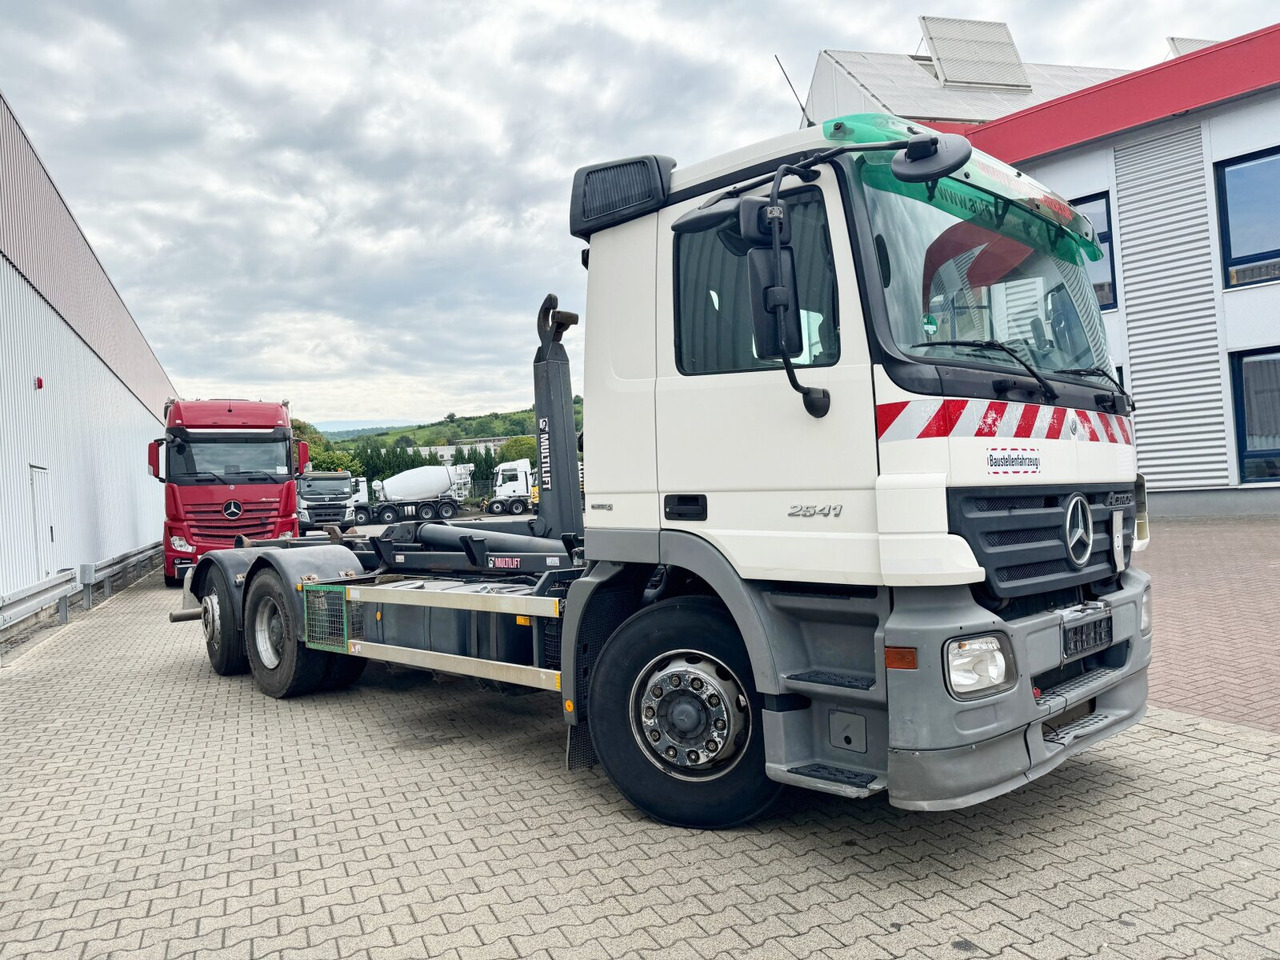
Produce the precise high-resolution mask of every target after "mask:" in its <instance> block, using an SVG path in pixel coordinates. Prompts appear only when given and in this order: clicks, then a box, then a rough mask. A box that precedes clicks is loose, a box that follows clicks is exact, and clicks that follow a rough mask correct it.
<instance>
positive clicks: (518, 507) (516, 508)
mask: <svg viewBox="0 0 1280 960" xmlns="http://www.w3.org/2000/svg"><path fill="white" fill-rule="evenodd" d="M524 510H525V506H524V501H523V500H512V501H511V515H512V516H513V517H518V516H520V514H522V513H524Z"/></svg>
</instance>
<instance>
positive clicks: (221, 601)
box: [200, 567, 249, 677]
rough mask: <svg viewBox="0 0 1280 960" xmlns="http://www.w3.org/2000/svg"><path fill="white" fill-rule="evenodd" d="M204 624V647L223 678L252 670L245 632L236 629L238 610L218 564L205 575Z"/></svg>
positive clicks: (216, 671) (201, 599) (211, 662)
mask: <svg viewBox="0 0 1280 960" xmlns="http://www.w3.org/2000/svg"><path fill="white" fill-rule="evenodd" d="M200 625H201V626H202V627H203V628H204V649H205V653H207V654H208V655H209V665H210V666H211V667H213V672H214V673H216V674H217V675H218V676H220V677H234V676H237V675H239V674H241V673H244V672H245V671H246V670H248V669H249V658H248V656H246V654H245V651H244V635H243V634H242V633H241V632H240V631H239V630H238V629H237V628H236V611H235V606H234V601H233V600H232V598H231V590H230V589H229V588H228V587H227V578H226V577H225V576H224V575H223V573H222V571H221V570H220V569H218V568H217V567H214V568H213V569H212V570H210V571H209V576H208V577H206V578H205V591H204V594H203V596H201V598H200Z"/></svg>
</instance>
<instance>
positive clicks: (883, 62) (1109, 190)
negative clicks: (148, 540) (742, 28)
mask: <svg viewBox="0 0 1280 960" xmlns="http://www.w3.org/2000/svg"><path fill="white" fill-rule="evenodd" d="M921 27H922V29H923V32H924V45H925V46H926V47H927V49H928V55H924V54H920V55H905V54H874V53H850V52H847V51H832V50H824V51H822V52H821V53H820V54H819V56H818V62H817V66H816V68H815V70H814V77H813V83H812V86H811V88H810V91H809V96H808V101H807V105H806V106H807V112H808V114H809V116H810V117H811V118H813V119H815V120H817V121H819V122H820V121H821V120H822V119H825V118H827V117H829V116H839V115H841V114H844V113H853V112H860V111H882V112H886V113H894V114H897V115H899V116H904V117H907V118H910V119H915V120H920V121H921V122H924V123H928V124H930V125H931V126H933V127H934V128H936V129H939V130H945V131H950V132H958V133H963V134H965V135H966V136H968V137H969V139H970V140H971V141H972V142H973V144H974V146H975V147H977V148H979V149H981V150H984V151H986V152H987V153H990V154H992V155H994V156H996V157H999V158H1000V159H1002V160H1004V161H1006V162H1008V163H1011V164H1013V165H1015V166H1017V167H1019V168H1020V169H1022V170H1025V171H1027V172H1028V173H1030V174H1031V175H1032V176H1033V177H1035V178H1036V179H1037V180H1039V181H1041V182H1042V183H1044V184H1046V185H1047V186H1048V187H1050V188H1051V189H1053V190H1055V191H1056V192H1058V193H1059V194H1062V195H1063V196H1065V197H1067V198H1068V199H1069V200H1072V201H1073V202H1075V203H1076V204H1077V206H1079V207H1080V208H1081V209H1082V210H1083V211H1084V212H1085V213H1086V214H1087V215H1088V216H1089V218H1090V219H1091V220H1092V221H1093V224H1094V226H1095V228H1096V229H1097V230H1098V232H1099V235H1100V240H1101V245H1102V246H1103V248H1104V251H1105V252H1106V254H1107V257H1106V259H1104V260H1103V261H1101V262H1099V263H1095V264H1090V265H1089V266H1090V270H1091V272H1092V275H1093V279H1094V288H1095V290H1096V291H1097V293H1098V296H1099V300H1100V302H1101V304H1102V307H1103V317H1104V319H1105V321H1106V323H1107V332H1108V337H1109V339H1110V342H1111V348H1112V355H1113V358H1114V360H1115V363H1116V365H1117V367H1119V368H1120V372H1121V374H1122V376H1123V378H1124V379H1125V380H1126V381H1127V383H1128V385H1129V387H1130V389H1131V390H1132V392H1133V394H1134V396H1135V398H1136V400H1137V402H1138V409H1137V411H1136V412H1135V414H1134V420H1135V428H1136V432H1137V454H1138V466H1139V469H1140V470H1141V471H1142V472H1143V474H1144V475H1145V476H1146V478H1147V482H1148V485H1149V487H1150V489H1151V490H1152V491H1153V495H1152V509H1153V511H1154V512H1156V513H1158V514H1163V515H1205V514H1215V513H1225V514H1260V513H1275V512H1277V511H1280V25H1276V26H1271V27H1267V28H1265V29H1263V30H1258V31H1256V32H1254V33H1251V34H1248V35H1246V36H1243V37H1238V38H1236V39H1233V40H1228V41H1225V42H1221V43H1211V42H1210V41H1204V40H1191V39H1186V38H1169V46H1170V57H1171V58H1170V59H1167V60H1166V61H1164V62H1163V63H1159V64H1156V65H1154V66H1151V67H1147V68H1145V69H1141V70H1136V71H1125V70H1118V69H1114V70H1104V69H1098V68H1082V67H1071V66H1053V65H1043V64H1025V63H1023V62H1022V59H1021V57H1020V55H1019V53H1018V50H1017V47H1016V46H1015V45H1014V42H1013V38H1012V36H1011V35H1010V33H1009V29H1008V27H1007V26H1006V25H1005V24H1003V23H991V22H983V21H967V20H954V19H943V18H931V17H922V18H921Z"/></svg>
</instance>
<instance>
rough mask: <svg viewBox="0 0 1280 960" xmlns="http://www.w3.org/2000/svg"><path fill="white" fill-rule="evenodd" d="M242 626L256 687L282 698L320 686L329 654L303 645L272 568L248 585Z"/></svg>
mask: <svg viewBox="0 0 1280 960" xmlns="http://www.w3.org/2000/svg"><path fill="white" fill-rule="evenodd" d="M244 626H245V629H244V639H245V647H246V648H248V652H249V669H250V670H251V671H252V672H253V682H254V683H255V684H257V686H258V689H259V690H261V691H262V692H263V693H265V694H266V695H267V696H269V697H275V698H276V699H277V700H283V699H285V698H286V697H296V696H299V695H301V694H304V693H311V692H312V691H313V690H315V689H316V688H317V687H318V686H320V683H321V682H322V681H323V680H324V677H325V672H326V668H327V667H328V666H329V664H328V663H327V660H328V657H329V654H326V653H324V652H322V651H319V650H310V649H308V648H307V647H306V646H304V645H303V643H302V641H301V638H300V633H299V631H298V629H297V626H296V624H295V623H294V617H293V610H292V608H291V607H290V606H289V601H288V598H287V597H286V596H285V592H284V584H283V582H282V581H281V580H280V575H279V574H278V573H276V572H275V571H274V570H264V571H262V572H261V573H259V574H258V575H257V576H256V577H254V578H253V582H252V583H251V584H250V585H249V595H248V597H246V599H245V603H244Z"/></svg>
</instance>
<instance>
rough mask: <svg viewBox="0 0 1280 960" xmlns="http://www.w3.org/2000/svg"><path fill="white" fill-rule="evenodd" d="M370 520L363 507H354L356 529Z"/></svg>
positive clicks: (367, 512)
mask: <svg viewBox="0 0 1280 960" xmlns="http://www.w3.org/2000/svg"><path fill="white" fill-rule="evenodd" d="M371 519H373V518H372V517H371V516H370V515H369V511H368V510H366V509H365V508H364V507H356V526H357V527H363V526H364V525H365V524H366V523H368V522H369V521H370V520H371Z"/></svg>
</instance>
